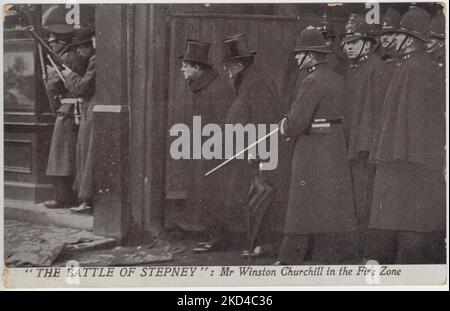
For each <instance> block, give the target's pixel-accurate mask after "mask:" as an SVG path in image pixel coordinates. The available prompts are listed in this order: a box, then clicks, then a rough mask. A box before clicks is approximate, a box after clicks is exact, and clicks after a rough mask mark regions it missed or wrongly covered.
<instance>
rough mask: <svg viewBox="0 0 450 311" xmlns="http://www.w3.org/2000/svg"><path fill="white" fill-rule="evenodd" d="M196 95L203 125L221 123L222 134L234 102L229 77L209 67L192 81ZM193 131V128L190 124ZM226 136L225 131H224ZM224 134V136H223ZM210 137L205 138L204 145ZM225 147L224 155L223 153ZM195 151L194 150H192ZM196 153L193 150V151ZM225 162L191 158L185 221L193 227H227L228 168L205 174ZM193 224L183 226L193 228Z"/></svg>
mask: <svg viewBox="0 0 450 311" xmlns="http://www.w3.org/2000/svg"><path fill="white" fill-rule="evenodd" d="M189 88H190V90H191V91H192V96H193V116H196V117H201V123H202V125H203V126H205V125H206V124H215V125H219V126H220V128H221V130H222V133H223V129H224V124H225V119H226V116H227V113H228V109H229V108H230V105H231V104H232V102H233V99H234V92H233V89H232V87H231V84H230V83H229V82H228V81H226V80H225V77H223V76H221V75H219V73H218V72H217V71H216V70H214V69H210V70H206V71H205V72H204V74H203V75H202V76H201V77H200V78H199V79H198V80H195V81H191V82H190V83H189ZM190 129H191V131H193V127H192V126H191V127H190ZM222 135H223V134H222ZM222 137H223V136H222ZM208 139H209V137H203V141H202V145H203V143H204V142H205V141H207V140H208ZM223 147H224V146H222V154H223ZM192 151H193V150H192ZM191 154H192V153H191ZM221 162H222V159H221V158H219V159H205V158H204V156H202V157H201V159H191V160H189V161H188V163H187V164H188V166H189V183H188V191H187V198H186V215H184V216H185V217H183V218H184V219H180V220H177V221H181V224H182V225H183V224H184V225H186V223H185V222H188V225H189V227H190V228H192V229H191V230H195V231H197V230H201V229H203V228H204V227H211V226H223V223H224V222H226V219H225V217H224V216H223V213H224V212H226V211H225V209H224V200H225V196H226V191H224V185H225V183H226V182H228V179H227V176H226V175H225V172H226V171H223V170H222V171H218V172H216V173H215V174H211V175H209V176H207V177H205V173H206V172H208V171H209V170H211V169H213V168H214V167H216V166H217V165H219V164H220V163H221ZM182 227H183V226H182ZM189 227H183V228H186V229H189Z"/></svg>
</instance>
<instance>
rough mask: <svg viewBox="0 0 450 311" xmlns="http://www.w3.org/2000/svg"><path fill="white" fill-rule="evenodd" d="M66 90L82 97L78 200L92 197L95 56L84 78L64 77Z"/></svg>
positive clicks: (76, 183) (77, 184) (76, 186)
mask: <svg viewBox="0 0 450 311" xmlns="http://www.w3.org/2000/svg"><path fill="white" fill-rule="evenodd" d="M65 86H66V88H67V89H68V90H69V91H70V92H72V93H73V94H74V95H76V96H79V97H83V98H84V100H85V103H84V105H83V106H82V117H81V123H80V129H79V132H78V141H77V153H76V167H77V173H76V177H75V183H74V190H75V191H77V192H78V197H80V198H92V196H93V187H94V181H93V178H94V176H93V163H92V161H93V158H92V156H93V155H92V147H93V145H92V143H93V139H92V137H93V136H92V135H93V133H92V117H93V109H94V105H95V99H94V94H95V55H93V56H91V57H90V59H89V64H88V67H87V70H86V73H85V74H84V76H81V75H78V74H76V73H75V72H72V73H70V74H69V75H68V76H67V77H66V83H65Z"/></svg>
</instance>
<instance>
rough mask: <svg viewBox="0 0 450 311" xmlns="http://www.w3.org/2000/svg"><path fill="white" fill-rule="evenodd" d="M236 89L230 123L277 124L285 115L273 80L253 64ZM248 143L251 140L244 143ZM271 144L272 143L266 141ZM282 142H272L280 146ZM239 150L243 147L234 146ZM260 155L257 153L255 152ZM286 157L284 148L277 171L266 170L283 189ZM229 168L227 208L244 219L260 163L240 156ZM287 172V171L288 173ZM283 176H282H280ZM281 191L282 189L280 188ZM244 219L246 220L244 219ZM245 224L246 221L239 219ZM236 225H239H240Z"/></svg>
mask: <svg viewBox="0 0 450 311" xmlns="http://www.w3.org/2000/svg"><path fill="white" fill-rule="evenodd" d="M233 86H234V90H235V94H236V97H235V100H234V101H233V104H232V105H231V107H230V109H229V112H228V115H227V119H226V123H227V124H232V125H236V124H241V125H243V126H245V125H247V124H253V125H256V126H257V125H259V124H265V125H270V124H275V125H276V124H277V123H278V121H279V120H280V119H281V116H282V113H281V111H282V103H281V100H280V97H279V94H278V91H277V89H276V86H275V83H274V82H273V80H271V79H269V78H267V77H265V76H264V74H263V73H262V72H261V71H260V70H259V69H258V68H256V66H255V65H254V64H251V65H249V66H248V67H247V68H246V69H245V70H244V71H242V72H241V73H240V75H239V76H238V78H237V79H236V81H234V83H233ZM266 133H267V134H268V133H269V128H268V127H267V131H266ZM245 145H246V146H247V145H248V141H247V142H246V144H245ZM267 146H269V144H267ZM278 147H279V146H272V148H278ZM235 151H240V150H235ZM256 156H257V155H256ZM284 162H285V161H283V159H282V152H280V156H279V162H278V163H279V164H280V165H279V167H277V169H276V170H274V171H263V178H264V179H265V180H266V181H267V182H269V183H270V184H272V185H273V186H275V187H276V188H277V189H280V188H281V187H279V186H278V185H279V184H280V183H281V182H280V181H279V179H278V178H279V177H280V176H279V175H278V173H279V172H280V171H283V168H282V167H281V166H282V165H283V163H284ZM226 170H227V171H228V172H227V174H228V176H229V181H228V183H227V189H228V190H227V197H226V204H225V205H226V208H227V211H228V212H229V213H231V215H233V214H234V215H235V216H236V217H234V219H235V220H236V219H237V218H240V219H241V220H242V210H241V209H242V208H245V206H246V203H247V195H248V192H249V188H250V184H251V181H252V180H253V178H254V176H255V175H256V174H257V171H258V166H257V165H250V164H249V163H248V161H247V159H237V160H234V161H232V162H231V164H230V165H229V166H228V167H226ZM287 173H288V172H285V175H286V174H287ZM281 179H282V178H281ZM278 193H279V194H280V195H281V194H282V189H280V191H279V192H278ZM244 223H245V222H244ZM240 225H241V226H242V225H243V223H240ZM240 225H239V224H238V225H237V227H238V228H241V229H242V227H239V226H240Z"/></svg>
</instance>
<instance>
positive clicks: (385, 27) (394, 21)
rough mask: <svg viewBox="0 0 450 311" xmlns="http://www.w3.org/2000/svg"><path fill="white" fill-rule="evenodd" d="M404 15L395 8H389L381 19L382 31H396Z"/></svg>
mask: <svg viewBox="0 0 450 311" xmlns="http://www.w3.org/2000/svg"><path fill="white" fill-rule="evenodd" d="M401 19H402V16H401V15H400V14H399V13H398V12H397V11H396V10H394V9H393V8H388V9H387V11H386V13H384V16H383V20H382V21H381V33H382V34H384V33H390V32H396V30H397V28H398V27H399V26H400V20H401Z"/></svg>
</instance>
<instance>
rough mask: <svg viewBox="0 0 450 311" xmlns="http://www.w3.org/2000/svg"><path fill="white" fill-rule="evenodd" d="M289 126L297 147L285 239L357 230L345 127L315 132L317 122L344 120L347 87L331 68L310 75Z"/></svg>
mask: <svg viewBox="0 0 450 311" xmlns="http://www.w3.org/2000/svg"><path fill="white" fill-rule="evenodd" d="M308 71H309V75H308V77H307V78H306V79H304V80H303V83H302V84H301V86H300V91H299V94H298V96H297V98H296V100H295V101H294V102H293V103H292V105H291V110H290V112H289V113H288V115H287V121H286V123H285V126H284V130H285V132H286V136H288V137H290V138H291V139H293V140H294V141H295V146H294V151H293V155H292V176H291V185H290V191H289V203H288V211H287V215H286V224H285V229H284V233H285V234H319V233H330V232H345V231H351V230H354V229H355V226H356V220H355V211H354V203H353V195H352V185H351V177H350V169H349V163H348V160H347V149H346V139H345V135H344V130H343V127H342V125H340V124H337V125H331V126H330V127H325V128H316V129H311V123H312V122H313V120H314V119H339V118H341V117H342V115H343V113H342V110H343V104H344V102H343V101H344V82H343V80H342V78H341V77H340V76H338V75H337V74H336V73H335V72H334V71H333V70H332V69H331V68H330V67H329V65H328V64H327V63H321V64H317V65H315V66H313V67H311V68H309V69H308Z"/></svg>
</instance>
